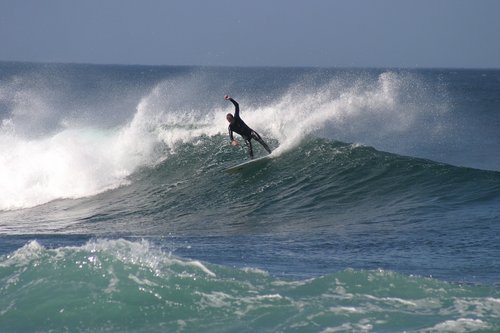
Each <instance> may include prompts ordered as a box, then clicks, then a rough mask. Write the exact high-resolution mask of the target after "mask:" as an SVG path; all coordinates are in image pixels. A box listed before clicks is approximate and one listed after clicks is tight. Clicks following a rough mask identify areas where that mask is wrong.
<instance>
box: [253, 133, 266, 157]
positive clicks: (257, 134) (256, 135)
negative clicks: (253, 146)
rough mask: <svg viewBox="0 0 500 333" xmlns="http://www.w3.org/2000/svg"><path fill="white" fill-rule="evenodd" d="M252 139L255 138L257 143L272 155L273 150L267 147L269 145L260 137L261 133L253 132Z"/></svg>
mask: <svg viewBox="0 0 500 333" xmlns="http://www.w3.org/2000/svg"><path fill="white" fill-rule="evenodd" d="M252 138H254V139H255V140H257V142H258V143H260V144H261V145H262V147H264V149H265V150H267V152H268V153H269V154H271V148H269V146H268V145H267V143H265V142H264V140H263V139H262V138H261V137H260V135H259V133H257V132H255V131H253V132H252Z"/></svg>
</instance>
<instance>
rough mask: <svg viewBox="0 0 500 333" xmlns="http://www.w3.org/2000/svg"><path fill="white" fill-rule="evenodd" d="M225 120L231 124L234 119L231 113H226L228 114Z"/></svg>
mask: <svg viewBox="0 0 500 333" xmlns="http://www.w3.org/2000/svg"><path fill="white" fill-rule="evenodd" d="M226 119H227V121H229V122H230V123H231V122H233V119H234V117H233V115H232V114H231V113H228V114H226Z"/></svg>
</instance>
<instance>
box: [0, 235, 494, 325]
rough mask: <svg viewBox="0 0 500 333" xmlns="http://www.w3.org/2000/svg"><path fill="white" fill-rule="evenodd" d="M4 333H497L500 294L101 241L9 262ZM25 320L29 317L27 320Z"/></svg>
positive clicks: (3, 262)
mask: <svg viewBox="0 0 500 333" xmlns="http://www.w3.org/2000/svg"><path fill="white" fill-rule="evenodd" d="M0 281H1V282H2V284H1V285H2V287H1V288H0V295H1V297H0V305H1V308H2V312H1V314H0V316H1V318H2V320H1V321H0V329H2V331H6V332H9V331H16V332H33V331H81V332H104V331H106V332H164V331H182V332H200V331H203V332H277V331H301V332H312V331H314V332H317V331H329V332H330V331H331V332H336V331H341V332H370V331H375V332H380V331H384V332H399V331H401V330H403V329H404V330H405V331H407V332H428V331H432V332H434V331H435V332H449V331H453V332H456V331H458V332H469V331H482V332H488V331H490V332H494V331H497V330H498V329H499V328H500V320H499V317H500V306H499V299H500V294H499V293H498V291H496V290H494V289H492V288H490V287H478V286H466V285H463V286H459V285H458V286H457V285H453V284H449V283H445V282H440V281H438V280H434V279H430V278H421V277H413V276H404V275H400V274H397V273H393V272H386V271H382V270H377V271H355V270H350V269H348V270H344V271H340V272H337V273H334V274H328V275H325V276H321V277H316V278H311V279H307V280H297V281H290V280H282V279H278V278H275V277H272V276H270V275H268V274H267V273H265V272H263V271H260V270H257V269H250V268H243V269H235V268H228V267H223V266H218V265H213V264H203V263H201V262H199V261H196V260H187V259H181V258H178V257H175V256H172V255H169V254H166V253H164V252H162V251H160V250H159V249H157V248H155V247H154V246H152V245H151V244H149V243H148V242H144V241H142V242H129V241H125V240H113V241H110V240H97V241H91V242H89V243H86V244H84V245H82V246H78V247H61V248H57V249H47V248H44V247H43V246H41V245H40V244H39V243H37V242H36V241H33V242H31V243H29V244H26V245H25V246H24V247H22V248H20V249H18V250H17V251H15V252H14V253H12V254H10V255H8V256H4V257H0ZM25 318H30V320H26V319H25Z"/></svg>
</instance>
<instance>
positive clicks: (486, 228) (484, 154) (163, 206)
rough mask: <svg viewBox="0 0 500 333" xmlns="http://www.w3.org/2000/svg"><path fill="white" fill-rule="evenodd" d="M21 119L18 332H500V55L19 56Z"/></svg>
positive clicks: (10, 79) (5, 305) (7, 190)
mask: <svg viewBox="0 0 500 333" xmlns="http://www.w3.org/2000/svg"><path fill="white" fill-rule="evenodd" d="M225 94H230V95H232V96H233V97H234V98H235V99H236V100H237V101H238V102H239V103H240V107H241V115H242V117H243V119H244V120H245V121H246V122H247V124H249V125H250V126H251V127H252V128H254V129H255V130H256V131H258V132H259V133H260V134H261V135H262V137H263V138H264V139H265V140H266V141H267V142H268V143H269V145H270V146H271V147H272V148H273V149H274V151H273V153H272V155H271V158H270V159H269V160H267V161H266V162H265V163H262V164H259V165H254V166H250V167H248V168H247V169H245V170H243V171H241V172H238V173H235V174H229V173H227V172H226V171H225V170H226V169H227V168H228V167H230V166H233V165H235V164H238V163H241V162H242V161H244V160H246V159H247V158H248V157H247V152H246V148H245V146H244V145H241V146H239V147H233V146H231V145H229V139H228V135H227V125H228V124H227V121H226V120H225V115H226V113H228V112H233V106H232V104H231V103H228V102H227V101H224V100H223V96H224V95H225ZM0 121H1V123H0V152H1V153H0V332H104V331H106V332H499V331H500V289H499V285H500V153H499V152H500V131H499V129H500V70H459V69H439V70H438V69H414V70H408V69H317V68H223V67H221V68H216V67H171V66H164V67H148V66H114V65H76V64H30V63H6V62H3V63H0ZM240 141H241V140H240ZM254 147H255V148H254V149H255V151H256V155H257V156H262V155H264V154H265V151H264V150H263V149H262V148H261V147H260V146H259V145H258V143H256V144H255V146H254Z"/></svg>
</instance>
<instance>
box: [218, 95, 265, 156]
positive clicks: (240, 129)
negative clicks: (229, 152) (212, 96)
mask: <svg viewBox="0 0 500 333" xmlns="http://www.w3.org/2000/svg"><path fill="white" fill-rule="evenodd" d="M224 99H225V100H226V101H231V103H233V104H234V110H235V111H234V116H233V115H232V114H231V113H228V114H227V115H226V119H227V121H228V122H229V139H231V144H232V145H233V146H237V145H238V141H236V140H235V139H234V136H233V132H235V133H238V134H239V135H241V136H242V137H243V139H244V140H245V143H246V145H247V146H248V153H249V154H250V158H251V159H253V148H252V139H255V140H257V142H258V143H260V144H261V145H262V147H264V149H265V150H267V152H268V153H269V154H271V149H270V148H269V146H268V145H267V144H266V143H265V142H264V140H262V138H261V137H260V135H259V133H257V132H255V131H254V130H253V129H251V128H250V127H248V125H247V124H245V122H244V121H243V120H242V119H241V118H240V105H239V104H238V102H236V101H235V100H234V99H233V98H232V97H231V96H228V95H226V96H224Z"/></svg>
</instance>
